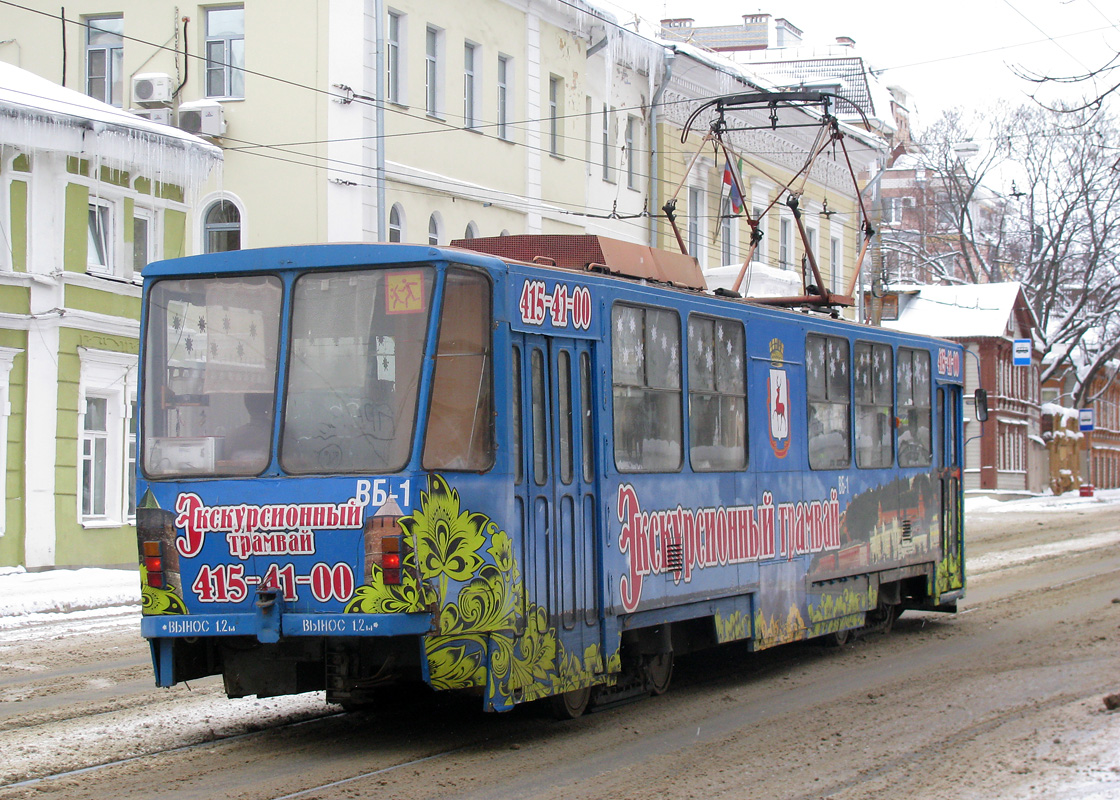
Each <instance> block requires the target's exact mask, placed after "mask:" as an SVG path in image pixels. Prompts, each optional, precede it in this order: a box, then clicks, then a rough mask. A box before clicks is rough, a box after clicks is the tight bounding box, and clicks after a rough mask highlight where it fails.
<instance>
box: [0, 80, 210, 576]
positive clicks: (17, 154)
mask: <svg viewBox="0 0 1120 800" xmlns="http://www.w3.org/2000/svg"><path fill="white" fill-rule="evenodd" d="M220 164H221V151H220V150H218V148H216V147H214V146H213V145H210V144H208V143H206V142H205V141H203V140H202V139H199V138H197V137H194V136H191V135H189V134H187V133H184V132H183V131H180V130H178V129H176V128H172V127H169V126H166V125H160V124H157V123H154V122H151V121H149V120H146V119H142V118H140V117H139V116H136V115H134V114H130V113H128V112H126V111H122V110H121V109H119V108H114V107H112V106H109V105H106V104H105V103H102V102H99V101H97V100H94V99H92V98H90V97H87V96H86V95H84V94H82V93H80V92H76V91H73V90H70V89H65V88H63V87H61V86H58V85H57V84H54V83H51V82H50V81H48V80H45V79H43V78H41V77H38V76H36V75H33V74H32V73H30V72H27V71H25V70H22V69H19V68H17V67H14V66H12V65H10V64H6V63H3V62H0V464H3V465H4V489H5V491H4V503H3V504H0V566H17V565H23V566H26V567H27V568H28V569H39V568H49V567H76V566H107V565H123V564H133V563H135V561H136V545H135V529H134V525H133V523H134V518H135V513H136V512H135V507H136V498H135V484H134V481H133V479H132V477H131V476H132V473H133V466H134V461H135V452H136V437H135V414H134V409H135V407H136V367H137V351H138V337H139V328H140V286H141V277H140V270H141V269H142V268H143V266H144V265H145V264H147V263H148V262H149V261H154V260H157V259H160V258H171V257H175V256H180V255H186V254H187V248H188V246H189V245H188V243H187V240H188V236H187V216H188V206H187V203H188V202H190V200H191V198H192V195H193V193H194V192H195V191H196V190H197V189H198V188H199V187H200V186H201V185H202V184H203V182H204V181H205V180H206V179H207V178H208V177H209V176H210V174H211V172H213V171H214V170H215V169H216V168H218V167H219V166H220Z"/></svg>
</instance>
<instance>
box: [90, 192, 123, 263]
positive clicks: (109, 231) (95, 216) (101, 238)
mask: <svg viewBox="0 0 1120 800" xmlns="http://www.w3.org/2000/svg"><path fill="white" fill-rule="evenodd" d="M87 230H88V236H87V245H86V268H87V269H89V270H91V271H93V272H112V271H113V243H114V240H115V239H116V237H115V236H114V235H113V233H114V230H113V207H112V205H111V204H110V203H109V202H108V201H106V200H102V199H101V198H90V201H89V223H88V226H87Z"/></svg>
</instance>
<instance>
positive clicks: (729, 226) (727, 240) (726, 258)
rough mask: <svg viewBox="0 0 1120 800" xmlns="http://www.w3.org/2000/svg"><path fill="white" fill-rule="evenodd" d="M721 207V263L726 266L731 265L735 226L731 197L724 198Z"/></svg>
mask: <svg viewBox="0 0 1120 800" xmlns="http://www.w3.org/2000/svg"><path fill="white" fill-rule="evenodd" d="M719 205H720V208H719V247H720V252H719V255H720V263H721V264H722V265H724V266H726V265H728V264H730V263H731V244H732V242H731V237H732V230H733V228H734V224H735V217H734V215H733V214H732V213H731V198H730V197H725V198H723V200H722V201H720V204H719Z"/></svg>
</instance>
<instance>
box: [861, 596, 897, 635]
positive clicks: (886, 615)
mask: <svg viewBox="0 0 1120 800" xmlns="http://www.w3.org/2000/svg"><path fill="white" fill-rule="evenodd" d="M897 618H898V606H895V605H891V604H890V603H884V604H882V605H880V606H879V607H878V608H877V609H875V611H874V612H873V613H870V614H868V615H867V621H868V623H869V624H870V626H871V631H872V632H873V633H890V632H891V629H892V628H893V627H894V621H895V620H896V619H897Z"/></svg>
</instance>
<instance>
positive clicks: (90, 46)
mask: <svg viewBox="0 0 1120 800" xmlns="http://www.w3.org/2000/svg"><path fill="white" fill-rule="evenodd" d="M86 94H87V95H89V96H90V97H93V98H95V99H97V100H100V101H101V102H103V103H108V104H109V105H111V106H117V107H118V108H120V107H121V106H122V104H123V102H124V17H122V16H112V17H87V18H86Z"/></svg>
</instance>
